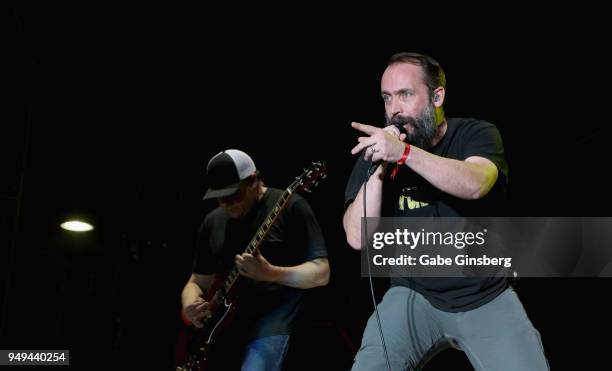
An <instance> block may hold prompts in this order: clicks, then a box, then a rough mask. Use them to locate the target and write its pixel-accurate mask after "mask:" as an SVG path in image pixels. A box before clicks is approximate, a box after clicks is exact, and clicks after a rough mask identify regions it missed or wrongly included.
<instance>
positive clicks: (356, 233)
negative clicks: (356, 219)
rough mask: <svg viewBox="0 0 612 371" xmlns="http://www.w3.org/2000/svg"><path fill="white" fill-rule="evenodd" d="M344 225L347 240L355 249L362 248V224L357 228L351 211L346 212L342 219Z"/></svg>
mask: <svg viewBox="0 0 612 371" xmlns="http://www.w3.org/2000/svg"><path fill="white" fill-rule="evenodd" d="M342 225H343V227H344V231H345V235H346V242H347V243H348V244H349V246H350V247H352V248H353V249H355V250H361V225H359V226H358V227H357V228H355V227H354V226H353V224H352V223H351V221H350V216H349V211H348V210H347V212H346V213H345V214H344V218H343V219H342Z"/></svg>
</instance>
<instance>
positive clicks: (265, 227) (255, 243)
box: [217, 184, 296, 301]
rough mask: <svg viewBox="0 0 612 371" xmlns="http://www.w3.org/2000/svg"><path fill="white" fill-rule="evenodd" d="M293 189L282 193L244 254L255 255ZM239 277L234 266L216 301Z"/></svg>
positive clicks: (222, 297)
mask: <svg viewBox="0 0 612 371" xmlns="http://www.w3.org/2000/svg"><path fill="white" fill-rule="evenodd" d="M295 187H296V186H295V185H294V184H292V185H291V186H289V187H288V188H287V189H286V190H285V192H283V194H282V196H281V197H280V199H279V200H278V201H277V202H276V204H275V205H274V208H272V211H270V213H269V214H268V216H267V217H266V219H265V220H264V222H263V223H262V224H261V226H260V227H259V229H258V230H257V232H256V233H255V235H254V236H253V238H252V239H251V242H249V244H248V246H247V248H246V249H245V250H244V252H245V253H247V254H255V253H256V252H257V250H259V246H261V242H262V241H263V240H264V238H266V235H267V234H268V232H269V231H270V229H271V228H272V225H273V224H274V222H275V221H276V219H277V218H278V216H279V215H280V213H281V211H283V209H284V208H285V206H287V202H288V201H289V199H290V198H291V196H292V195H293V192H294V190H295ZM239 275H240V272H238V267H236V266H235V265H234V267H233V268H232V270H231V272H230V273H229V274H228V276H227V278H226V279H225V281H224V282H223V286H222V290H221V296H220V297H218V298H217V300H219V301H223V299H224V298H225V296H226V295H227V293H228V292H229V291H230V290H231V289H232V288H233V287H234V284H235V283H236V281H237V280H238V277H239Z"/></svg>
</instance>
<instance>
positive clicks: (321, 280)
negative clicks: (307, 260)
mask: <svg viewBox="0 0 612 371" xmlns="http://www.w3.org/2000/svg"><path fill="white" fill-rule="evenodd" d="M314 263H315V264H316V265H317V266H318V268H319V269H318V272H317V274H316V278H315V279H314V281H313V282H312V286H311V287H319V286H326V285H327V284H328V283H329V276H330V269H329V261H328V260H327V259H321V260H318V261H315V262H314Z"/></svg>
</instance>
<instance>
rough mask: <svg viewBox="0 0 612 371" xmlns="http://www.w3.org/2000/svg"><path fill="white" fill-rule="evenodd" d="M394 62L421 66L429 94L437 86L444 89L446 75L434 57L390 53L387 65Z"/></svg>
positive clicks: (408, 53)
mask: <svg viewBox="0 0 612 371" xmlns="http://www.w3.org/2000/svg"><path fill="white" fill-rule="evenodd" d="M396 63H409V64H415V65H417V66H421V69H422V70H423V75H424V76H425V85H427V87H428V88H429V93H430V94H433V92H434V90H436V89H437V88H438V87H439V86H441V87H443V88H445V89H446V75H445V74H444V70H443V69H442V66H440V63H438V61H436V60H435V59H433V58H431V57H429V56H427V55H423V54H419V53H410V52H401V53H397V54H394V55H392V56H391V58H389V62H388V63H387V66H390V65H392V64H396Z"/></svg>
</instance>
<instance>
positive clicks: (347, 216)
mask: <svg viewBox="0 0 612 371" xmlns="http://www.w3.org/2000/svg"><path fill="white" fill-rule="evenodd" d="M383 178H384V168H383V166H379V167H378V169H377V170H376V171H375V172H374V174H372V176H371V177H370V179H369V180H368V183H367V184H366V185H365V186H367V189H366V196H367V199H366V212H367V217H373V218H377V217H380V215H381V207H382V196H383ZM363 192H364V186H361V189H360V190H359V193H357V196H356V197H355V200H354V201H353V202H352V203H351V204H350V205H349V206H348V208H347V209H346V211H345V213H344V217H343V218H342V224H343V226H344V231H345V233H346V240H347V242H348V244H349V245H350V246H351V247H352V248H354V249H356V250H361V218H362V217H363V216H364V214H363Z"/></svg>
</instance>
